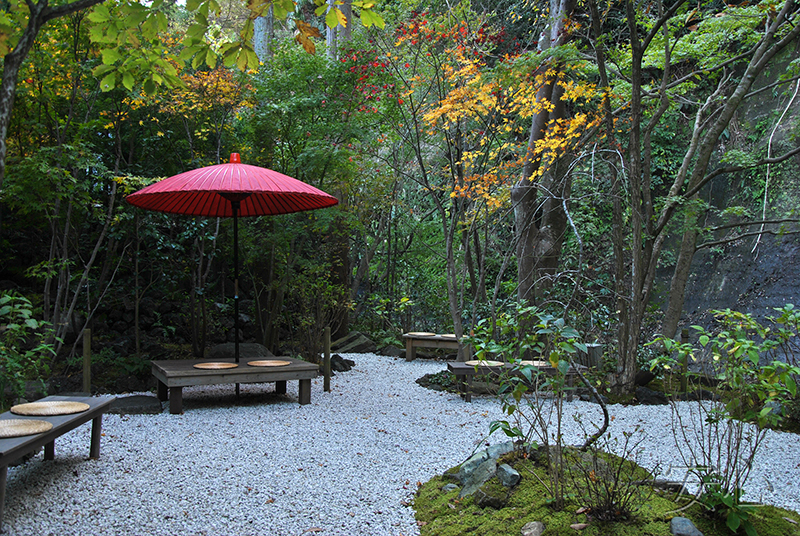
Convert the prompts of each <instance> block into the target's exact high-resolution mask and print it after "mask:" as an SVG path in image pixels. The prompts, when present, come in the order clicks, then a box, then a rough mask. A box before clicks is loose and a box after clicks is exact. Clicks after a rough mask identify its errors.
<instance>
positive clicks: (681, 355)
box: [651, 308, 800, 536]
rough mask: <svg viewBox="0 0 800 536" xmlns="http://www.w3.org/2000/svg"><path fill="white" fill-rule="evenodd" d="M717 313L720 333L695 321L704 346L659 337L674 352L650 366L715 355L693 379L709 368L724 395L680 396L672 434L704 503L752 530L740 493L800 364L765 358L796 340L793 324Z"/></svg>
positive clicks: (732, 524)
mask: <svg viewBox="0 0 800 536" xmlns="http://www.w3.org/2000/svg"><path fill="white" fill-rule="evenodd" d="M784 311H787V309H786V308H784ZM788 311H791V309H788ZM714 314H715V316H716V318H717V321H718V323H719V331H718V332H717V334H712V333H709V332H707V331H706V330H705V329H704V328H702V327H700V326H694V327H693V328H694V329H695V330H696V331H697V334H698V338H697V341H698V345H699V347H695V346H694V345H693V344H690V343H685V344H678V343H677V342H675V341H673V340H671V339H666V338H664V337H661V338H659V339H658V340H657V342H660V343H661V344H663V345H664V348H665V350H666V351H667V352H670V355H666V356H662V357H659V358H656V359H654V360H653V362H652V364H651V367H652V368H653V369H655V368H658V367H662V368H664V369H666V370H670V369H672V368H677V367H678V366H679V365H678V363H679V362H684V360H694V361H696V356H697V355H699V354H700V353H701V352H703V351H705V354H706V355H707V356H708V357H709V359H710V369H709V370H706V371H705V372H691V371H687V372H686V374H687V380H688V383H689V384H690V385H691V384H694V385H700V384H701V382H702V380H703V379H705V378H704V376H705V375H706V374H708V375H711V376H712V377H713V380H714V381H715V382H717V395H718V396H715V397H712V398H711V399H710V400H703V399H702V397H697V398H698V400H696V401H695V402H690V403H687V405H686V406H683V407H682V406H680V405H678V404H677V403H676V402H675V401H674V399H673V403H672V417H673V427H672V428H673V433H674V437H675V441H676V444H677V445H678V447H679V448H678V451H679V452H680V455H681V456H682V457H683V462H684V464H685V466H686V467H687V468H688V469H689V470H690V471H691V472H693V473H694V474H695V475H696V476H697V478H698V481H699V484H700V490H699V493H698V497H697V498H698V500H699V502H700V503H701V504H702V505H703V506H704V507H705V509H706V510H707V511H708V512H710V513H713V514H715V515H717V516H719V517H721V518H722V519H724V520H725V522H726V524H727V525H728V527H729V528H730V529H731V530H733V531H736V530H738V528H739V527H741V528H743V529H744V530H745V532H746V533H747V534H748V535H751V536H752V535H754V534H755V529H754V528H753V526H752V524H751V523H750V521H749V513H750V509H749V507H748V506H747V505H745V504H743V503H742V501H741V497H742V495H743V494H744V488H745V485H746V483H747V479H748V477H749V475H750V470H751V467H752V461H753V459H754V457H755V454H756V452H757V450H758V448H759V446H760V445H761V443H762V441H763V439H764V436H765V433H766V427H767V426H775V425H776V424H777V423H778V421H779V420H780V419H781V416H780V415H778V414H776V413H775V412H774V411H773V407H774V406H773V404H772V403H774V402H777V403H785V402H786V401H787V400H788V399H790V398H793V397H796V396H797V385H796V380H795V378H796V376H797V375H798V374H799V373H800V369H799V368H798V367H796V366H794V365H791V364H788V363H785V362H782V361H771V362H768V361H767V360H766V359H765V357H768V356H774V355H776V351H777V350H779V349H780V348H781V347H782V346H786V345H787V344H788V343H789V342H790V341H792V340H793V339H794V335H793V334H792V335H791V336H790V334H789V332H788V331H787V330H778V331H773V330H771V329H770V328H768V327H765V326H763V325H761V324H760V323H758V322H756V321H755V320H754V319H753V318H752V316H751V315H748V314H744V313H739V312H736V311H731V310H730V309H726V310H724V311H714ZM706 383H707V382H706Z"/></svg>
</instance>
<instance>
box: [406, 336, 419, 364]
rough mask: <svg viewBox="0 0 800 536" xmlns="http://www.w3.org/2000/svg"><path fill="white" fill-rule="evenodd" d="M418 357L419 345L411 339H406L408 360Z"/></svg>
mask: <svg viewBox="0 0 800 536" xmlns="http://www.w3.org/2000/svg"><path fill="white" fill-rule="evenodd" d="M415 357H417V347H416V346H414V342H413V341H412V340H411V339H406V361H414V358H415Z"/></svg>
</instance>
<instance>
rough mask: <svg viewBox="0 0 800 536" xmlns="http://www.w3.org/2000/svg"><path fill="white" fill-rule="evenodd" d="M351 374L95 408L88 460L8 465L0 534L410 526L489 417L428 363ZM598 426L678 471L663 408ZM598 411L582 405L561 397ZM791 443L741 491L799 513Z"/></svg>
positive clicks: (392, 363)
mask: <svg viewBox="0 0 800 536" xmlns="http://www.w3.org/2000/svg"><path fill="white" fill-rule="evenodd" d="M343 357H347V358H350V359H353V360H355V362H356V367H355V368H354V369H353V370H351V371H349V372H345V373H339V374H337V375H336V376H335V377H334V378H333V380H332V392H330V393H323V391H322V379H321V378H320V379H318V380H314V381H313V385H312V396H311V404H309V405H306V406H300V405H298V404H297V382H289V386H288V393H287V395H275V394H273V393H272V392H271V391H272V386H271V385H270V384H266V385H242V396H241V398H240V400H239V401H236V400H235V399H234V396H233V388H232V386H219V387H216V386H211V387H197V388H186V389H184V414H183V415H170V414H169V413H168V411H167V410H166V409H165V411H164V412H162V413H161V414H159V415H131V416H119V415H106V416H105V417H104V419H103V432H104V436H103V438H102V446H101V453H100V459H98V460H87V456H88V445H89V432H90V429H91V428H90V426H88V425H85V426H82V427H80V428H78V429H76V430H74V431H72V432H70V433H68V434H66V435H64V436H62V437H61V438H59V439H57V440H56V459H55V461H49V462H47V461H44V460H43V458H42V454H41V453H40V454H39V455H37V456H36V457H35V458H33V459H32V460H31V461H29V462H27V463H26V464H24V465H22V466H19V467H12V468H9V472H8V484H7V493H6V504H5V507H6V508H5V519H4V523H3V529H4V531H3V534H4V535H8V536H22V535H25V536H40V535H41V536H46V535H54V536H70V535H79V536H94V535H103V536H106V535H117V536H123V535H124V536H127V535H136V536H139V535H141V536H150V535H164V536H183V535H208V536H249V535H259V536H273V535H274V536H300V535H301V534H309V535H314V534H320V535H323V536H324V535H346V536H358V535H370V536H381V535H388V536H400V535H403V536H412V535H414V534H418V533H419V531H418V529H417V525H416V522H415V520H414V511H413V509H412V508H411V507H409V506H407V505H408V504H409V503H410V501H411V500H412V499H413V494H414V491H415V490H416V488H417V483H418V482H424V481H426V480H428V479H429V478H431V477H432V476H434V475H436V474H438V473H441V472H443V471H444V470H446V469H448V468H449V467H452V466H454V465H457V464H459V463H460V462H462V461H463V460H465V459H466V458H467V457H469V456H470V454H471V453H472V452H473V450H474V449H475V448H476V447H478V446H481V445H484V444H487V443H497V442H501V441H504V438H503V437H500V436H492V437H491V438H487V437H486V434H487V432H488V429H489V423H490V422H491V421H492V420H494V419H497V418H499V417H500V407H499V404H498V403H497V402H496V401H495V400H493V399H491V398H489V397H473V402H472V403H465V402H464V401H463V400H462V399H461V398H459V397H458V396H457V395H454V394H450V393H441V392H435V391H432V390H429V389H425V388H422V387H420V386H418V385H417V384H416V383H415V380H416V379H417V378H419V377H421V376H422V375H423V374H425V373H430V372H438V371H441V370H443V369H444V368H445V365H444V363H442V362H432V361H426V360H419V359H418V360H416V361H414V362H412V363H407V362H406V361H404V360H400V359H395V358H390V357H382V356H377V355H372V354H351V355H344V356H343ZM609 409H610V412H611V414H612V415H613V417H614V421H613V424H612V427H611V431H612V432H613V433H614V434H620V433H621V432H622V431H623V430H627V429H632V428H633V427H634V426H636V425H637V424H638V425H644V427H645V429H646V431H647V432H646V433H647V436H646V438H645V439H644V442H643V443H642V445H641V446H642V447H643V451H642V454H641V456H640V459H639V461H640V463H642V464H643V465H645V466H650V467H652V466H655V465H656V464H661V466H663V467H668V466H670V465H675V464H679V463H680V462H679V459H678V458H677V456H676V450H675V447H674V441H673V439H672V434H671V432H670V426H669V423H670V410H669V408H668V407H666V406H663V407H657V406H630V407H623V406H611V407H610V408H609ZM574 413H582V414H583V415H584V416H585V420H599V418H600V411H599V409H598V407H597V406H595V405H593V404H588V403H584V402H573V403H568V404H566V415H567V418H566V419H565V423H566V424H567V426H568V429H567V433H566V437H567V441H568V442H571V443H577V442H579V440H580V437H579V434H578V432H577V430H576V429H575V426H574V423H573V420H572V418H571V415H572V414H574ZM799 439H800V438H798V436H796V435H793V434H785V433H773V432H770V433H769V434H768V436H767V438H766V441H765V443H764V445H763V447H762V449H761V451H760V452H761V454H760V456H759V457H758V459H757V461H756V463H755V464H754V469H753V473H752V475H751V480H750V484H749V485H748V490H749V491H750V495H749V496H748V498H749V499H751V500H752V499H755V500H761V501H763V502H766V503H770V504H775V505H778V506H784V507H786V508H790V509H792V510H795V511H800V492H799V491H798V481H800V478H798V477H800V440H799Z"/></svg>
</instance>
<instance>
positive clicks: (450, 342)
mask: <svg viewBox="0 0 800 536" xmlns="http://www.w3.org/2000/svg"><path fill="white" fill-rule="evenodd" d="M403 339H405V341H406V361H413V360H414V359H416V357H417V348H449V349H452V350H458V339H456V337H455V335H437V334H435V333H431V334H422V333H414V332H412V333H406V334H404V335H403Z"/></svg>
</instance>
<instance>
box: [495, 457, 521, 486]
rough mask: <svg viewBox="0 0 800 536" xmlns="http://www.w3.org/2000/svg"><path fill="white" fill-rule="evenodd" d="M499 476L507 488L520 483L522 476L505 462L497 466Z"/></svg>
mask: <svg viewBox="0 0 800 536" xmlns="http://www.w3.org/2000/svg"><path fill="white" fill-rule="evenodd" d="M497 478H498V480H500V483H501V484H502V485H504V486H505V487H507V488H513V487H514V486H516V485H517V484H519V481H520V479H522V476H521V475H520V474H519V473H518V472H517V470H516V469H514V468H513V467H511V466H510V465H508V464H507V463H504V464H502V465H500V466H499V467H498V468H497Z"/></svg>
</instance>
